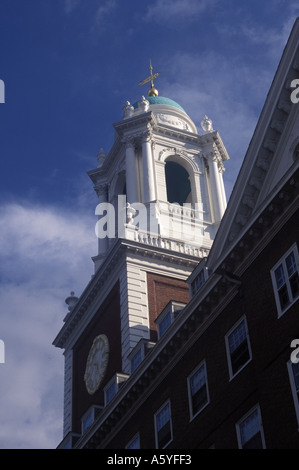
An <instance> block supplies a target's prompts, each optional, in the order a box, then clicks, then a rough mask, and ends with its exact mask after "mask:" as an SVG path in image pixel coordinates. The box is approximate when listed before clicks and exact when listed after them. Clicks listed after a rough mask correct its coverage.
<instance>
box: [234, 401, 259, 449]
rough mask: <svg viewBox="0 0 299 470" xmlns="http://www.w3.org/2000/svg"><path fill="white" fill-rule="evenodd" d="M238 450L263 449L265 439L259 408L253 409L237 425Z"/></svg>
mask: <svg viewBox="0 0 299 470" xmlns="http://www.w3.org/2000/svg"><path fill="white" fill-rule="evenodd" d="M237 437H238V444H239V448H240V449H265V439H264V434H263V428H262V421H261V415H260V409H259V407H258V406H257V407H255V408H254V409H253V410H251V411H250V412H249V413H247V415H245V417H244V418H242V419H241V420H240V421H239V423H238V424H237Z"/></svg>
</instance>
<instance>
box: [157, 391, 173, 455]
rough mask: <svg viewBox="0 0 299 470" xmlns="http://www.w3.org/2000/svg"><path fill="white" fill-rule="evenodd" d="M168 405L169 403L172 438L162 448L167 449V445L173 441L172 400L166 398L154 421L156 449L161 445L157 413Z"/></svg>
mask: <svg viewBox="0 0 299 470" xmlns="http://www.w3.org/2000/svg"><path fill="white" fill-rule="evenodd" d="M167 405H169V422H170V436H171V437H170V440H169V441H168V442H167V443H166V444H164V446H163V447H162V449H166V447H167V446H168V445H169V444H170V443H171V442H172V441H173V432H172V417H171V403H170V400H169V399H168V400H166V401H165V402H164V403H163V405H162V406H160V408H159V409H158V410H157V411H156V413H155V415H154V422H155V442H156V449H160V447H159V442H158V429H157V415H158V414H159V413H160V412H161V411H162V410H163V408H165V407H166V406H167Z"/></svg>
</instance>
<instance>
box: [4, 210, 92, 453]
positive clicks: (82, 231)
mask: <svg viewBox="0 0 299 470" xmlns="http://www.w3.org/2000/svg"><path fill="white" fill-rule="evenodd" d="M72 209H73V208H72ZM73 210H74V209H73ZM0 218H1V234H0V266H1V273H0V276H1V283H0V305H1V315H0V337H1V339H2V340H3V341H4V344H5V364H0V396H1V419H0V448H2V449H3V448H13V449H17V448H33V447H35V448H53V447H56V446H57V445H58V443H59V441H60V440H61V439H62V415H63V406H62V403H63V355H62V351H61V350H58V349H56V348H55V347H54V346H53V345H52V341H53V339H54V338H55V336H56V334H57V333H58V331H59V329H60V328H61V326H62V325H63V318H64V316H65V315H66V313H67V308H66V305H65V303H64V299H65V298H66V297H67V296H68V295H69V293H70V291H71V290H72V289H74V290H76V293H77V294H79V295H80V293H81V290H83V288H84V287H85V285H86V284H87V282H88V281H89V280H90V276H91V275H92V274H93V265H92V262H91V260H90V257H91V256H92V255H94V254H96V238H95V234H94V224H95V222H96V220H93V219H92V218H91V220H90V219H89V218H88V217H86V216H85V215H84V214H82V213H73V212H72V211H67V210H62V209H57V208H55V207H52V208H51V207H47V208H44V207H41V206H36V205H35V206H33V205H29V204H27V205H25V204H23V205H21V204H17V203H11V204H6V205H2V206H1V207H0Z"/></svg>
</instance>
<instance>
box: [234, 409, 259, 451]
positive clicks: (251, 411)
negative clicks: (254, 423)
mask: <svg viewBox="0 0 299 470" xmlns="http://www.w3.org/2000/svg"><path fill="white" fill-rule="evenodd" d="M256 410H257V412H258V420H259V426H260V428H259V429H260V433H261V439H262V448H263V449H266V442H265V436H264V428H263V422H262V415H261V410H260V406H259V404H257V405H255V406H254V407H252V408H251V409H250V410H249V411H248V412H247V413H246V414H245V415H244V416H242V418H241V419H240V420H239V421H238V422H237V423H236V432H237V440H238V447H239V449H243V446H242V439H241V429H240V428H241V424H242V423H243V421H245V419H247V418H248V417H249V416H250V415H251V414H253V413H254V412H255V411H256Z"/></svg>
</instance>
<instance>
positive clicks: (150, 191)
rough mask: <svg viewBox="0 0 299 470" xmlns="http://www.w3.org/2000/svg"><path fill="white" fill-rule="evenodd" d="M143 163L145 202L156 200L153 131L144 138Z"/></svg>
mask: <svg viewBox="0 0 299 470" xmlns="http://www.w3.org/2000/svg"><path fill="white" fill-rule="evenodd" d="M142 165H143V188H144V201H143V202H144V203H147V202H151V201H155V200H156V191H155V176H154V164H153V155H152V147H151V133H150V132H149V131H148V132H146V133H145V134H144V135H143V138H142Z"/></svg>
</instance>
